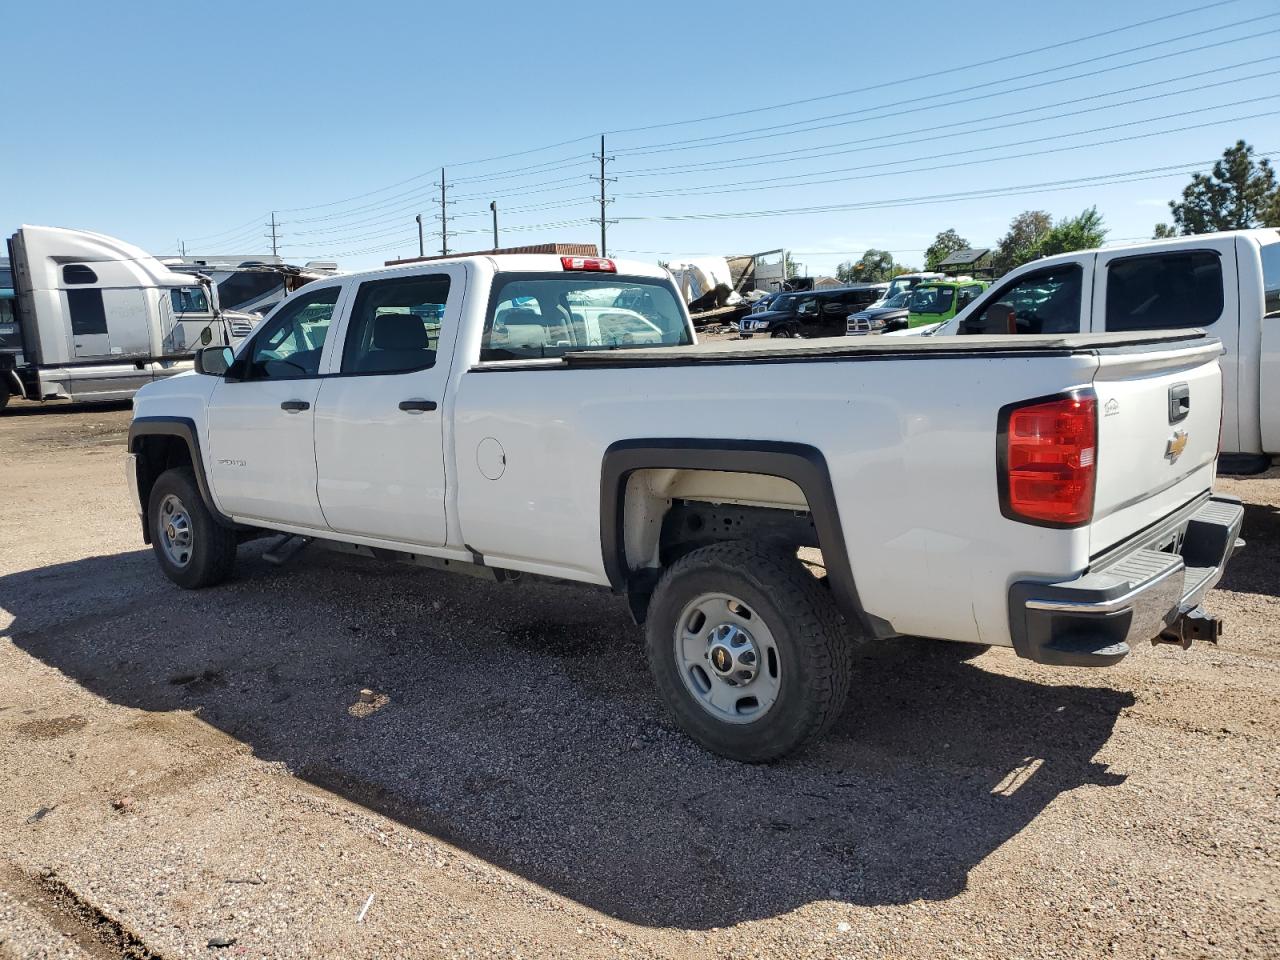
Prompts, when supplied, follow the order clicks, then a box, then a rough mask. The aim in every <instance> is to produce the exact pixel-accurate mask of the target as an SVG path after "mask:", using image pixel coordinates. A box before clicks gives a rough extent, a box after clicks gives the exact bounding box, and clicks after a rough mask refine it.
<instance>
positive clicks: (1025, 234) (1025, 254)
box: [991, 210, 1053, 276]
mask: <svg viewBox="0 0 1280 960" xmlns="http://www.w3.org/2000/svg"><path fill="white" fill-rule="evenodd" d="M1052 228H1053V218H1052V217H1050V216H1049V214H1047V213H1046V212H1045V211H1043V210H1024V211H1023V212H1022V213H1020V214H1018V215H1017V216H1016V217H1014V218H1013V220H1012V221H1011V222H1010V223H1009V232H1008V233H1006V234H1005V235H1004V236H1003V237H1002V238H1001V239H1000V242H999V243H998V244H997V245H996V252H995V255H994V256H993V258H992V264H991V265H992V269H993V270H994V271H995V274H996V276H1000V275H1001V274H1004V273H1008V272H1009V271H1010V270H1012V269H1013V268H1014V267H1018V266H1021V265H1022V264H1024V263H1026V262H1027V261H1028V260H1034V259H1035V258H1036V257H1037V256H1038V254H1037V253H1036V252H1035V250H1036V248H1037V247H1038V246H1039V244H1040V242H1041V241H1042V240H1043V239H1044V237H1045V235H1046V234H1047V233H1048V232H1049V231H1050V230H1051V229H1052Z"/></svg>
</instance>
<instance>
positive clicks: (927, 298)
mask: <svg viewBox="0 0 1280 960" xmlns="http://www.w3.org/2000/svg"><path fill="white" fill-rule="evenodd" d="M989 286H991V283H990V282H989V281H987V280H947V279H944V280H926V281H925V282H924V283H921V284H917V285H916V287H915V288H914V289H913V290H912V291H911V299H910V300H909V301H908V302H907V310H908V314H907V326H908V327H923V326H926V325H928V324H931V323H941V322H942V321H943V320H950V319H951V318H952V317H954V316H955V315H956V314H957V313H959V312H960V311H961V310H963V309H964V308H965V307H967V306H968V305H969V304H971V303H973V301H974V300H977V299H978V294H980V293H982V291H983V290H985V289H987V287H989Z"/></svg>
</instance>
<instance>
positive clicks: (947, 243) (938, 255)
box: [924, 227, 969, 270]
mask: <svg viewBox="0 0 1280 960" xmlns="http://www.w3.org/2000/svg"><path fill="white" fill-rule="evenodd" d="M968 246H969V241H968V240H966V239H965V238H964V237H962V236H960V234H958V233H956V232H955V230H954V229H952V228H950V227H948V228H947V229H946V230H943V231H942V232H941V233H940V234H938V235H937V236H936V237H934V238H933V243H931V244H930V245H929V249H928V250H926V251H925V252H924V268H925V269H926V270H937V269H938V264H940V263H941V262H942V261H943V260H945V259H947V257H949V256H951V254H953V253H955V252H956V251H957V250H964V249H965V248H966V247H968Z"/></svg>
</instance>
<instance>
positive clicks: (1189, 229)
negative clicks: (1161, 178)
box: [1169, 140, 1280, 235]
mask: <svg viewBox="0 0 1280 960" xmlns="http://www.w3.org/2000/svg"><path fill="white" fill-rule="evenodd" d="M1169 209H1170V210H1172V211H1173V223H1174V226H1175V227H1177V229H1178V232H1179V233H1182V234H1183V235H1188V234H1195V233H1213V232H1215V231H1218V230H1245V229H1248V228H1250V227H1269V226H1280V188H1277V186H1276V175H1275V171H1274V170H1273V169H1272V167H1271V162H1270V161H1269V160H1267V159H1265V158H1264V159H1262V160H1260V161H1258V162H1256V163H1255V162H1254V159H1253V147H1251V146H1249V144H1247V143H1245V142H1244V141H1243V140H1237V141H1236V143H1235V145H1234V146H1231V147H1228V148H1227V149H1226V150H1224V151H1223V153H1222V159H1221V160H1219V161H1218V162H1217V163H1215V164H1214V165H1213V170H1212V171H1211V172H1210V174H1209V175H1208V176H1206V175H1205V174H1203V173H1197V174H1194V175H1193V176H1192V177H1191V182H1190V183H1189V184H1187V186H1186V188H1185V189H1184V190H1183V191H1182V200H1181V201H1176V200H1171V201H1170V202H1169Z"/></svg>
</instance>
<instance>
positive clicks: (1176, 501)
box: [1089, 340, 1222, 556]
mask: <svg viewBox="0 0 1280 960" xmlns="http://www.w3.org/2000/svg"><path fill="white" fill-rule="evenodd" d="M1221 354H1222V347H1221V345H1220V344H1219V343H1218V341H1217V340H1201V341H1198V342H1196V344H1195V345H1194V346H1191V347H1182V348H1170V347H1153V348H1150V349H1145V348H1136V349H1135V348H1129V349H1128V350H1126V351H1120V352H1115V353H1109V352H1105V351H1104V352H1103V353H1102V354H1101V356H1100V357H1099V365H1098V370H1097V372H1096V373H1095V375H1094V382H1093V386H1094V391H1095V392H1096V393H1097V397H1098V460H1097V481H1096V482H1097V487H1096V493H1095V498H1094V511H1093V523H1092V525H1091V527H1090V535H1089V552H1090V554H1091V555H1092V556H1097V555H1098V554H1099V553H1102V552H1103V551H1105V550H1107V549H1109V548H1110V547H1112V546H1114V545H1115V544H1117V543H1119V542H1120V541H1122V540H1125V539H1127V538H1128V537H1130V536H1133V535H1134V534H1136V533H1138V532H1139V531H1141V530H1143V529H1145V528H1146V527H1149V526H1151V525H1152V524H1154V523H1156V522H1158V521H1159V520H1161V519H1163V518H1164V517H1167V516H1168V515H1169V514H1170V513H1172V512H1173V511H1175V510H1177V509H1178V508H1179V507H1181V506H1183V505H1184V504H1186V503H1188V502H1190V501H1191V500H1193V499H1194V498H1195V497H1197V496H1198V495H1199V494H1201V493H1204V492H1205V491H1206V490H1208V489H1210V488H1211V487H1212V486H1213V478H1214V472H1215V468H1216V462H1217V456H1218V436H1219V432H1220V430H1221V426H1222V372H1221V370H1220V369H1219V366H1218V358H1219V356H1221Z"/></svg>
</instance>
